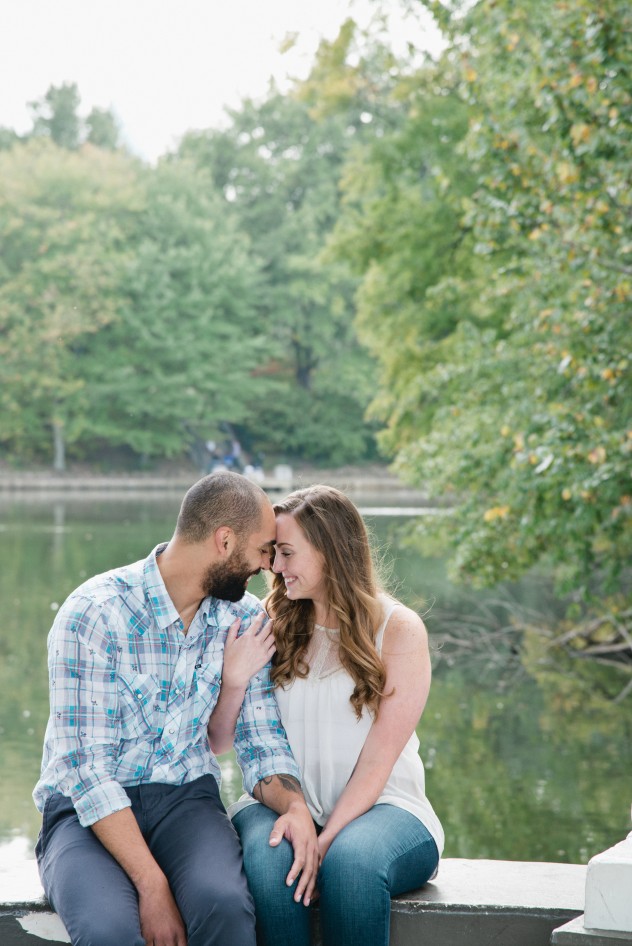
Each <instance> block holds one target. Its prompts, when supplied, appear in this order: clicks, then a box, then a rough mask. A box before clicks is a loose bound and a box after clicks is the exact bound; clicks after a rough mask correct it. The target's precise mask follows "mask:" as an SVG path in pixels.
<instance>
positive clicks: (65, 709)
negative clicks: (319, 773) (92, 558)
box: [33, 545, 299, 826]
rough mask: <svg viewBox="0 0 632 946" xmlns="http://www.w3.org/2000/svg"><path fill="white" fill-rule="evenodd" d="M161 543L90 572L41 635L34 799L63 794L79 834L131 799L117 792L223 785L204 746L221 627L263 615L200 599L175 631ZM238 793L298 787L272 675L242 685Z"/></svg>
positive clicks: (252, 604) (248, 598)
mask: <svg viewBox="0 0 632 946" xmlns="http://www.w3.org/2000/svg"><path fill="white" fill-rule="evenodd" d="M163 548H164V545H160V546H157V548H156V549H154V550H153V552H152V553H151V554H150V555H149V557H148V558H147V559H145V560H142V561H140V562H136V563H134V564H133V565H128V566H125V567H124V568H118V569H115V570H113V571H110V572H106V573H105V574H103V575H97V576H96V577H94V578H91V579H90V580H89V581H87V582H85V583H84V584H83V585H81V586H80V587H79V588H78V589H77V590H76V591H74V592H73V593H72V594H71V595H70V597H69V598H68V599H67V600H66V601H65V603H64V604H63V605H62V607H61V608H60V610H59V612H58V614H57V617H56V619H55V622H54V624H53V626H52V628H51V631H50V634H49V637H48V666H49V677H50V703H51V706H50V719H49V721H48V726H47V729H46V737H45V740H44V756H43V760H42V774H41V778H40V780H39V782H38V783H37V785H36V787H35V791H34V792H33V797H34V799H35V804H36V805H37V807H38V808H39V810H40V811H43V808H44V805H45V802H46V799H47V798H48V797H49V796H50V795H51V794H52V793H54V792H60V793H61V794H63V795H67V796H69V797H70V798H71V799H72V801H73V804H74V805H75V808H76V810H77V814H78V816H79V820H80V822H81V824H82V825H84V826H87V825H90V824H93V823H94V822H95V821H98V820H100V819H101V818H104V817H105V816H106V815H108V814H111V813H112V812H115V811H118V810H119V809H121V808H125V807H128V806H129V804H130V802H129V799H128V797H127V795H126V793H125V792H124V791H123V788H122V786H129V785H139V784H142V783H146V782H162V783H169V784H176V785H179V784H182V783H183V782H189V781H192V780H193V779H196V778H199V777H200V776H201V775H206V774H209V773H210V774H211V775H213V776H214V777H215V778H216V779H217V781H218V782H219V780H220V768H219V765H218V763H217V760H216V759H215V757H214V756H213V753H212V752H211V750H210V747H209V744H208V738H207V729H206V727H207V723H208V720H209V716H210V715H211V712H212V710H213V708H214V707H215V704H216V703H217V699H218V696H219V688H220V683H221V675H222V662H223V656H224V642H225V640H226V635H227V633H228V629H229V627H230V625H231V624H232V622H233V621H234V620H235V618H236V617H239V618H241V619H242V624H241V629H242V630H245V629H246V628H247V627H248V626H249V624H250V621H251V620H252V619H253V618H254V617H255V616H256V615H257V614H258V613H259V612H260V611H261V605H260V603H259V601H258V599H257V598H255V597H254V595H251V594H246V595H245V596H244V597H243V598H242V600H241V601H240V602H238V603H237V604H231V603H229V602H226V601H220V600H218V599H217V598H206V599H205V600H204V601H203V602H202V605H201V607H200V609H199V611H198V613H197V615H196V616H195V618H194V620H193V621H192V623H191V626H190V627H189V630H188V633H187V634H186V635H184V634H183V624H182V621H181V620H180V617H179V615H178V612H177V611H176V609H175V607H174V605H173V602H172V601H171V599H170V598H169V595H168V594H167V591H166V588H165V585H164V582H163V580H162V576H161V574H160V571H159V569H158V566H157V564H156V555H157V554H159V553H160V552H161V551H162V549H163ZM235 750H236V754H237V760H238V762H239V765H240V767H241V769H242V773H243V777H244V786H245V788H246V790H247V791H249V792H252V789H253V787H254V786H255V785H256V783H257V782H258V781H259V780H260V779H262V778H264V777H265V776H268V775H274V774H280V773H287V774H289V775H293V776H294V777H295V778H297V779H298V778H299V771H298V768H297V766H296V763H295V761H294V758H293V756H292V754H291V752H290V748H289V745H288V742H287V739H286V736H285V730H284V729H283V726H282V725H281V722H280V719H279V712H278V709H277V704H276V700H275V698H274V692H273V688H272V685H271V683H270V677H269V673H268V669H267V668H266V669H264V670H263V671H261V672H260V673H259V674H257V675H256V676H255V677H253V679H252V680H251V681H250V686H249V687H248V690H247V692H246V697H245V700H244V703H243V706H242V709H241V714H240V717H239V720H238V724H237V730H236V734H235Z"/></svg>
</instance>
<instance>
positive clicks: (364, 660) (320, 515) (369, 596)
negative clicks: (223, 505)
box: [266, 486, 386, 718]
mask: <svg viewBox="0 0 632 946" xmlns="http://www.w3.org/2000/svg"><path fill="white" fill-rule="evenodd" d="M274 511H275V513H276V514H277V515H279V514H281V513H285V514H288V515H290V516H292V517H293V518H294V520H295V521H296V522H297V523H298V525H299V526H300V527H301V529H302V530H303V532H304V533H305V536H306V538H307V539H308V541H309V542H310V544H311V545H313V546H314V548H315V549H316V550H317V551H318V552H320V554H321V555H322V557H323V579H324V582H325V589H326V592H327V597H328V601H329V608H330V614H332V616H333V615H335V617H336V620H337V623H338V627H339V628H340V661H341V663H342V665H343V667H344V668H345V669H346V670H347V672H348V673H349V674H350V675H351V677H352V679H353V681H354V683H355V687H354V690H353V693H352V695H351V698H350V700H351V703H352V705H353V707H354V709H355V712H356V716H357V717H358V718H359V717H360V715H361V713H362V709H363V707H365V706H366V707H367V709H368V710H369V711H370V712H371V713H373V714H374V715H377V712H378V708H379V704H380V700H381V698H382V697H383V696H384V684H385V682H386V671H385V669H384V664H383V662H382V660H381V658H380V656H379V654H378V653H377V650H376V648H375V637H376V634H377V631H378V628H379V626H380V623H381V620H382V608H381V605H380V602H379V600H378V597H377V595H378V591H379V588H378V585H377V581H376V577H375V568H374V564H373V559H372V555H371V548H370V544H369V537H368V534H367V530H366V526H365V524H364V521H363V519H362V517H361V515H360V513H359V512H358V510H357V509H356V507H355V506H354V505H353V503H352V502H351V501H350V500H349V499H348V498H347V497H346V496H345V494H344V493H341V492H340V490H337V489H334V488H333V487H331V486H310V487H308V488H307V489H299V490H296V491H295V492H293V493H290V495H289V496H287V497H286V499H284V500H283V501H282V502H280V503H277V504H276V505H275V506H274ZM266 607H267V610H268V613H269V614H270V616H271V617H272V618H273V619H274V634H275V638H276V648H277V649H276V654H275V656H274V660H273V667H272V680H273V682H274V683H275V684H276V685H277V686H283V685H284V684H287V683H290V682H291V681H292V680H294V678H295V677H306V676H307V674H308V671H309V668H308V666H307V664H306V662H305V652H306V650H307V645H308V644H309V641H310V639H311V636H312V633H313V629H314V605H313V603H312V601H311V600H309V599H303V600H298V601H291V600H289V599H288V598H287V596H286V593H285V583H284V581H283V578H282V577H281V575H277V574H275V576H274V581H273V585H272V591H271V592H270V594H269V596H268V598H267V601H266Z"/></svg>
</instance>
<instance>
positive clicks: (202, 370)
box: [83, 161, 270, 457]
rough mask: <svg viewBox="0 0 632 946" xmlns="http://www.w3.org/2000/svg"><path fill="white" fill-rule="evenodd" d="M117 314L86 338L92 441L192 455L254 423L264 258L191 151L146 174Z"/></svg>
mask: <svg viewBox="0 0 632 946" xmlns="http://www.w3.org/2000/svg"><path fill="white" fill-rule="evenodd" d="M128 240H129V242H130V247H131V252H130V253H129V256H128V260H127V263H126V267H125V272H124V275H123V278H122V280H121V282H120V284H119V293H120V295H119V300H118V307H117V313H116V317H115V318H113V319H112V320H110V321H109V323H108V324H107V325H106V326H104V328H103V330H102V331H101V332H100V333H99V335H98V336H94V337H93V338H91V339H87V340H86V352H85V358H84V361H85V367H84V369H83V374H84V376H85V378H86V385H87V397H88V402H89V404H90V417H91V425H90V436H89V438H86V449H95V448H96V447H97V446H98V445H99V444H100V443H106V444H110V445H121V446H125V447H129V448H130V449H131V450H133V451H134V452H135V453H136V454H138V455H141V456H144V457H151V456H159V457H164V456H174V455H182V454H183V453H185V452H186V451H187V450H188V449H190V448H192V447H194V445H195V444H196V443H198V442H200V441H201V442H204V441H205V440H206V439H207V438H208V437H209V436H211V435H214V434H216V433H217V431H218V430H220V429H221V427H222V425H224V424H226V423H229V424H232V425H235V424H240V423H247V422H248V420H249V418H250V416H251V411H252V407H251V405H252V404H253V403H255V402H256V401H257V400H261V399H265V396H266V394H267V392H268V391H269V388H270V381H269V379H268V378H267V377H266V375H265V374H262V373H261V372H260V367H261V364H262V362H265V359H266V355H265V343H264V334H263V328H262V326H261V325H260V323H259V321H258V319H257V313H256V309H255V299H256V294H257V291H258V268H257V265H256V264H255V262H254V261H253V260H252V257H251V255H250V253H249V249H248V245H247V241H246V240H245V239H244V237H243V235H241V234H240V233H239V232H238V230H237V227H236V226H235V224H234V222H233V220H232V218H231V214H230V213H227V211H226V208H225V207H224V206H222V204H221V202H220V200H219V198H218V197H217V196H216V195H215V194H214V193H213V191H212V188H211V187H210V184H209V181H208V180H207V179H206V176H205V175H204V174H203V173H202V172H200V171H196V170H195V169H194V168H193V166H192V165H190V164H189V163H188V162H185V161H179V162H176V163H170V164H167V163H164V164H161V165H160V166H159V167H158V168H157V169H155V170H153V171H151V172H147V173H146V174H145V178H144V185H143V206H142V208H141V210H140V212H139V213H138V215H137V216H136V218H135V221H134V226H133V229H132V231H131V232H130V233H129V234H128Z"/></svg>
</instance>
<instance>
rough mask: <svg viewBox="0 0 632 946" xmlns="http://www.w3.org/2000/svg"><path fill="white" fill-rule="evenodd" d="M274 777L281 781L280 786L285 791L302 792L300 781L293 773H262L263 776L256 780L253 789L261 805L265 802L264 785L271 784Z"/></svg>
mask: <svg viewBox="0 0 632 946" xmlns="http://www.w3.org/2000/svg"><path fill="white" fill-rule="evenodd" d="M275 779H277V780H278V781H279V782H280V783H281V787H282V788H284V789H285V790H286V791H287V792H294V793H295V794H296V795H302V794H303V793H302V791H301V786H300V783H299V782H298V780H297V779H295V778H294V776H293V775H264V777H263V778H262V779H260V780H259V781H258V782H257V784H256V785H255V787H254V790H253V795H254V796H255V798H256V799H257V801H260V802H261V803H262V804H263V805H265V804H266V802H265V799H264V792H263V789H264V786H266V787H267V786H269V785H272V783H273V782H274V780H275Z"/></svg>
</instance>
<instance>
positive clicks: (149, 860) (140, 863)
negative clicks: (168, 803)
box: [92, 808, 187, 946]
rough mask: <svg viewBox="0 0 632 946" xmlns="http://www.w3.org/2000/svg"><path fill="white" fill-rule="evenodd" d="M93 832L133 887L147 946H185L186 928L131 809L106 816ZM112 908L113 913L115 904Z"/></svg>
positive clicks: (96, 824) (166, 882)
mask: <svg viewBox="0 0 632 946" xmlns="http://www.w3.org/2000/svg"><path fill="white" fill-rule="evenodd" d="M92 830H93V831H94V833H95V835H96V836H97V838H98V839H99V841H100V842H101V844H102V845H103V847H104V848H105V849H106V850H107V851H109V852H110V854H111V855H112V857H114V858H115V859H116V860H117V861H118V863H119V864H120V865H121V867H122V868H123V870H124V871H125V873H126V874H127V875H128V877H129V879H130V880H131V881H132V883H133V884H134V886H135V887H136V890H137V892H138V913H139V917H140V927H141V931H142V934H143V937H144V939H145V942H146V943H147V946H186V941H187V937H186V930H185V926H184V923H183V921H182V917H181V916H180V912H179V910H178V907H177V906H176V902H175V900H174V898H173V894H172V893H171V889H170V887H169V883H168V881H167V878H166V877H165V875H164V873H163V872H162V870H161V869H160V867H159V866H158V864H157V863H156V861H155V860H154V857H153V856H152V854H151V852H150V850H149V848H148V847H147V844H146V843H145V839H144V838H143V836H142V834H141V831H140V828H139V827H138V822H137V821H136V818H135V817H134V815H133V813H132V809H131V808H123V809H122V810H121V811H115V812H114V813H113V814H111V815H106V817H105V818H102V819H101V820H100V821H96V822H95V823H94V824H93V825H92ZM112 908H113V909H114V910H116V904H113V907H112Z"/></svg>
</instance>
